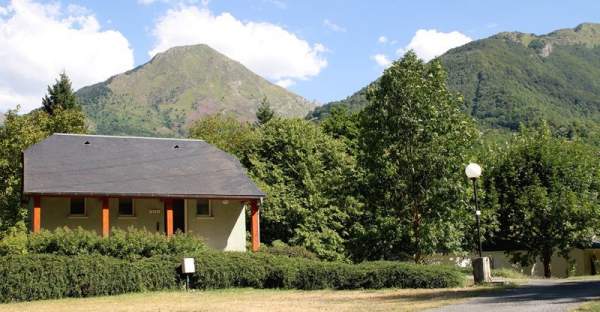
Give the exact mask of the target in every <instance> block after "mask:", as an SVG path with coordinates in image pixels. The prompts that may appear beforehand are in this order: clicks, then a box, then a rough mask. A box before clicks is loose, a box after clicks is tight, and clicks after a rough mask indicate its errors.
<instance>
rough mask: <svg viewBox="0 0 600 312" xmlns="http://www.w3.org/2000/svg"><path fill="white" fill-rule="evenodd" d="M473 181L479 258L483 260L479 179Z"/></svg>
mask: <svg viewBox="0 0 600 312" xmlns="http://www.w3.org/2000/svg"><path fill="white" fill-rule="evenodd" d="M472 180H473V196H475V209H476V210H475V219H477V241H478V245H477V252H478V253H479V258H481V251H482V248H481V220H480V219H481V210H479V200H478V198H477V179H472Z"/></svg>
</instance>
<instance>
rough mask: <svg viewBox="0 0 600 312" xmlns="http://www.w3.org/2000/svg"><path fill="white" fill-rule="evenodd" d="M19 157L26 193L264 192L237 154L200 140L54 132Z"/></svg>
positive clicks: (188, 194) (255, 195)
mask: <svg viewBox="0 0 600 312" xmlns="http://www.w3.org/2000/svg"><path fill="white" fill-rule="evenodd" d="M23 162H24V166H23V167H24V181H23V187H24V194H25V195H33V194H42V195H43V194H47V195H49V194H54V195H98V196H111V195H112V196H138V197H214V198H217V197H230V198H259V197H263V196H264V193H263V192H261V191H260V190H259V189H258V188H257V187H256V185H255V184H254V183H253V182H252V181H251V180H250V178H248V177H247V176H246V173H245V170H244V168H243V167H242V165H241V164H240V163H239V161H238V160H237V159H236V158H234V157H233V156H231V155H229V154H227V153H225V152H223V151H221V150H220V149H218V148H216V147H214V146H212V145H210V144H208V143H206V142H204V141H201V140H183V139H163V138H141V137H117V136H102V135H75V134H54V135H52V136H50V137H48V138H47V139H45V140H44V141H42V142H40V143H37V144H35V145H33V146H31V147H29V148H28V149H27V150H26V151H25V152H24V155H23Z"/></svg>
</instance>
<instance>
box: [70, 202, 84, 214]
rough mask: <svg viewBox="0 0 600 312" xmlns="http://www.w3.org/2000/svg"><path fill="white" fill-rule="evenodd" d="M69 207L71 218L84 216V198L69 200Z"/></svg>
mask: <svg viewBox="0 0 600 312" xmlns="http://www.w3.org/2000/svg"><path fill="white" fill-rule="evenodd" d="M70 206H71V207H70V212H69V214H70V215H71V216H78V217H82V216H85V198H71V204H70Z"/></svg>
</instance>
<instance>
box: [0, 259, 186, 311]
mask: <svg viewBox="0 0 600 312" xmlns="http://www.w3.org/2000/svg"><path fill="white" fill-rule="evenodd" d="M0 260H1V263H0V281H2V283H0V302H10V301H24V300H39V299H51V298H63V297H89V296H99V295H115V294H122V293H127V292H139V291H151V290H161V289H169V288H175V287H177V285H178V283H179V279H178V278H179V275H178V273H177V264H176V262H175V261H173V259H168V258H163V257H155V258H146V259H141V260H138V261H127V260H121V259H116V258H111V257H105V256H98V255H93V256H92V255H78V256H58V255H20V256H6V257H2V259H0Z"/></svg>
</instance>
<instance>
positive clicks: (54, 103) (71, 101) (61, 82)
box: [42, 72, 78, 115]
mask: <svg viewBox="0 0 600 312" xmlns="http://www.w3.org/2000/svg"><path fill="white" fill-rule="evenodd" d="M42 105H43V108H44V111H46V113H48V114H49V115H53V114H54V111H55V110H56V108H61V109H63V110H68V109H73V108H77V107H78V106H77V98H76V97H75V93H74V92H73V89H72V87H71V80H70V79H69V77H68V76H67V74H66V73H65V72H62V73H61V74H60V76H59V78H58V79H57V80H56V82H55V83H54V85H52V86H48V94H46V96H44V98H43V99H42Z"/></svg>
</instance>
